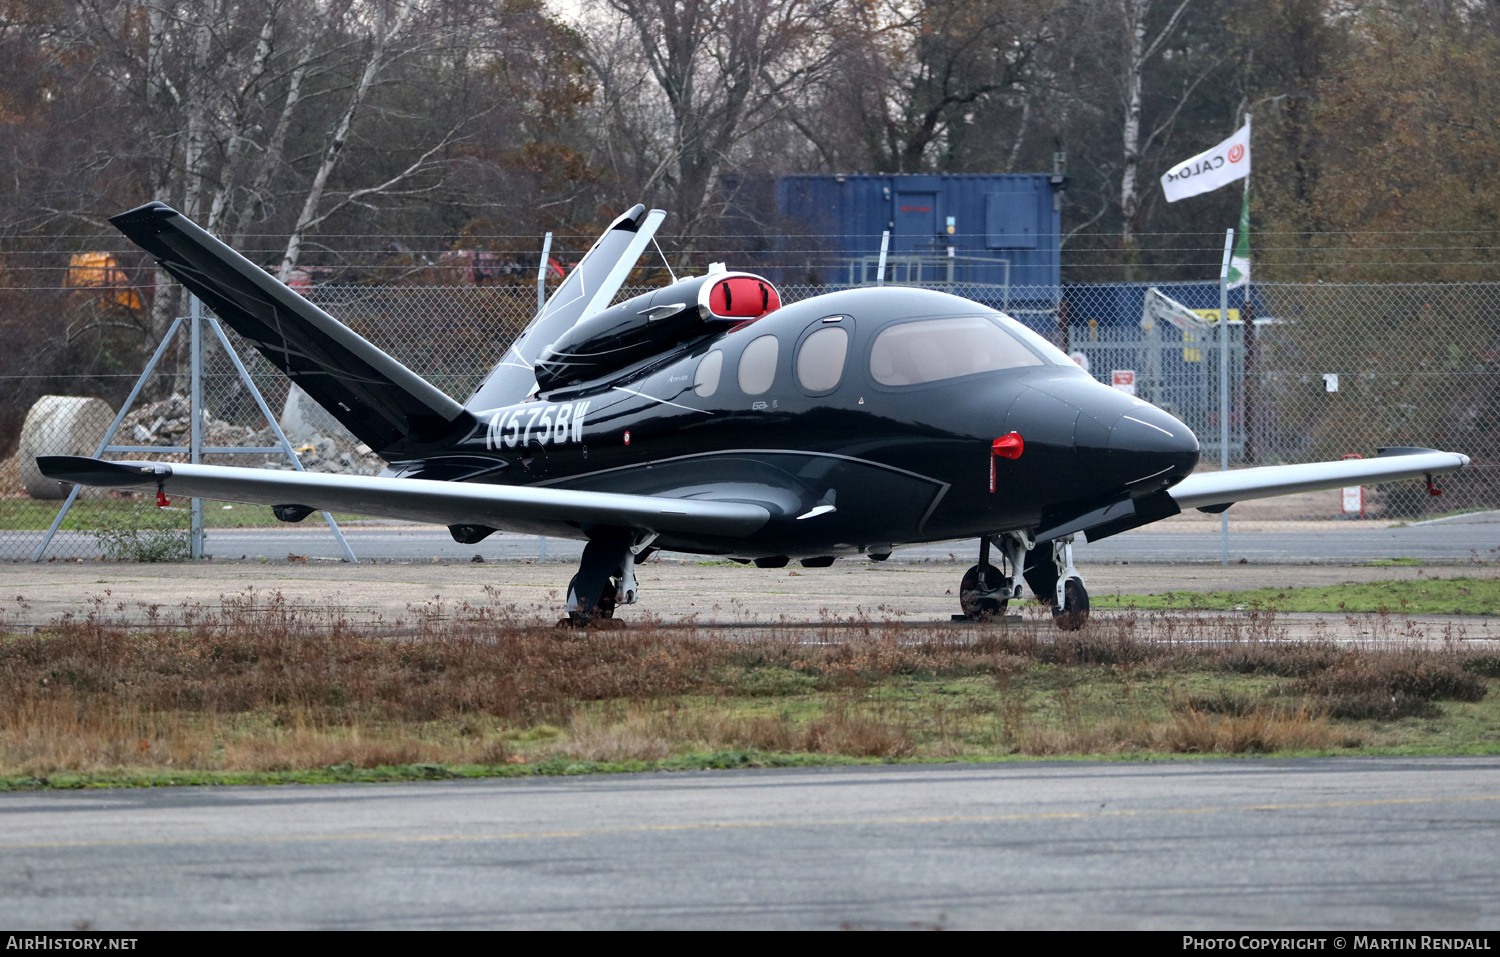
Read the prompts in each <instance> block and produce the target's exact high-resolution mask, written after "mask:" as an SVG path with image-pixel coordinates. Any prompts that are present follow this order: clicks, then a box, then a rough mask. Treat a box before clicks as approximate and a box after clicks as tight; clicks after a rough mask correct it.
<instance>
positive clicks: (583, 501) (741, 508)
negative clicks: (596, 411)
mask: <svg viewBox="0 0 1500 957" xmlns="http://www.w3.org/2000/svg"><path fill="white" fill-rule="evenodd" d="M37 466H38V467H39V468H40V469H41V471H42V474H43V475H45V476H47V477H48V478H52V479H56V480H58V481H60V482H71V483H73V484H74V485H91V486H100V487H104V488H141V489H148V490H149V489H155V488H157V487H158V486H160V487H161V489H162V490H163V491H165V492H167V493H168V494H169V495H183V496H194V497H197V498H207V499H214V500H216V501H224V502H244V503H246V504H249V505H291V504H296V505H303V506H307V507H309V508H312V509H318V510H324V509H326V510H329V511H342V512H354V513H356V514H360V515H373V516H376V517H379V518H395V519H406V520H408V521H416V522H430V523H433V524H438V525H484V526H488V527H490V528H495V529H501V530H504V531H515V532H526V533H531V534H537V533H540V534H548V535H557V536H559V537H575V538H582V537H584V536H583V534H582V532H583V530H585V529H587V528H589V527H590V526H593V525H610V526H621V527H625V528H637V529H643V530H650V531H654V532H681V533H688V534H697V535H722V536H725V537H730V538H742V537H745V536H747V535H750V534H752V533H753V532H755V531H756V530H757V529H759V528H760V527H761V526H763V525H764V524H765V523H766V522H767V521H768V520H769V519H770V517H771V513H770V512H769V511H767V510H766V509H765V508H763V507H761V506H759V505H751V504H746V503H742V502H715V501H704V500H702V499H691V500H690V499H677V498H658V497H654V496H650V495H624V494H619V493H615V492H583V491H574V490H568V489H555V488H535V487H516V486H510V485H482V484H477V483H467V482H440V481H432V480H428V479H401V478H384V477H371V476H364V475H330V474H327V473H322V472H280V471H275V470H271V469H249V468H231V467H228V466H219V465H181V464H176V463H172V464H168V463H162V462H105V461H102V460H100V459H90V458H83V457H80V456H70V455H47V456H39V457H38V458H37ZM569 530H571V533H570V531H569Z"/></svg>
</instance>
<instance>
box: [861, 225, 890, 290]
mask: <svg viewBox="0 0 1500 957" xmlns="http://www.w3.org/2000/svg"><path fill="white" fill-rule="evenodd" d="M890 248H891V231H890V230H889V229H887V230H886V231H885V232H883V233H881V234H880V267H879V268H878V269H877V270H876V272H875V285H877V286H884V285H885V254H886V253H887V252H889V251H890ZM859 281H860V282H861V283H863V282H864V281H865V277H864V276H860V277H859Z"/></svg>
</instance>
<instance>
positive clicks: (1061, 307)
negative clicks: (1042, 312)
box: [1057, 296, 1073, 355]
mask: <svg viewBox="0 0 1500 957" xmlns="http://www.w3.org/2000/svg"><path fill="white" fill-rule="evenodd" d="M1072 311H1073V310H1072V306H1071V305H1070V304H1069V303H1068V297H1067V296H1064V297H1062V298H1061V299H1059V300H1058V301H1057V347H1058V348H1059V349H1061V350H1062V351H1063V355H1067V354H1068V352H1069V348H1068V345H1069V343H1068V313H1070V312H1072Z"/></svg>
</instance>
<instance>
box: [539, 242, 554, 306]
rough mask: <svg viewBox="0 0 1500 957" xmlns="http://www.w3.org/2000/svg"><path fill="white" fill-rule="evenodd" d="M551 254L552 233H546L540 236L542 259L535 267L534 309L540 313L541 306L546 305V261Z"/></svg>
mask: <svg viewBox="0 0 1500 957" xmlns="http://www.w3.org/2000/svg"><path fill="white" fill-rule="evenodd" d="M551 255H552V234H551V233H548V234H547V235H546V236H545V237H543V238H542V261H541V262H540V263H538V264H537V267H536V311H537V314H538V315H540V314H541V311H542V307H543V306H545V305H547V262H548V257H549V256H551Z"/></svg>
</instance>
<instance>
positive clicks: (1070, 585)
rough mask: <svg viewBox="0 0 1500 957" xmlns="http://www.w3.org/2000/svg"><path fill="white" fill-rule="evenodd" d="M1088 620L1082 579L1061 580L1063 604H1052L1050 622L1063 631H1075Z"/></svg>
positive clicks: (1087, 594) (1086, 599)
mask: <svg viewBox="0 0 1500 957" xmlns="http://www.w3.org/2000/svg"><path fill="white" fill-rule="evenodd" d="M1088 620H1089V593H1088V589H1086V588H1084V587H1083V579H1081V578H1069V579H1068V580H1067V581H1065V582H1063V606H1062V607H1061V608H1059V607H1057V605H1056V603H1054V604H1053V605H1052V622H1053V624H1055V625H1057V627H1059V628H1061V629H1062V630H1063V631H1077V630H1078V629H1080V628H1082V627H1083V626H1084V625H1085V624H1087V623H1088Z"/></svg>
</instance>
